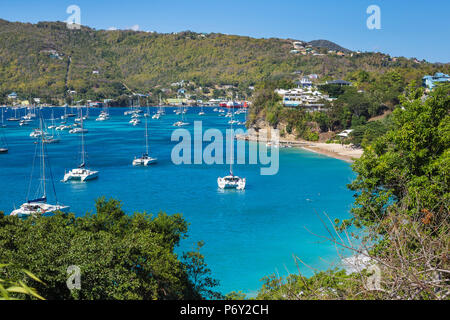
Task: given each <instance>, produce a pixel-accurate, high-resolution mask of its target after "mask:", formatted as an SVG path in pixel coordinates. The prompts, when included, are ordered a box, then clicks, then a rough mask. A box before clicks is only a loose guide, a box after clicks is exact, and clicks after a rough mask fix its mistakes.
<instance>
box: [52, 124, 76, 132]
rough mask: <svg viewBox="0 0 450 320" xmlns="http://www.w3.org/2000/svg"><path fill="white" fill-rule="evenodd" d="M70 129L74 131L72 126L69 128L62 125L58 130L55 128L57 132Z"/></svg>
mask: <svg viewBox="0 0 450 320" xmlns="http://www.w3.org/2000/svg"><path fill="white" fill-rule="evenodd" d="M68 129H72V126H67V125H64V124H63V125H60V126H57V127H56V128H55V130H58V131H63V130H68Z"/></svg>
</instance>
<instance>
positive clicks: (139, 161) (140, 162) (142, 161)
mask: <svg viewBox="0 0 450 320" xmlns="http://www.w3.org/2000/svg"><path fill="white" fill-rule="evenodd" d="M157 161H158V159H156V158H152V157H150V156H149V155H148V125H147V118H145V153H144V154H143V155H142V156H141V157H139V158H136V157H135V158H134V160H133V166H148V165H151V164H155V163H156V162H157Z"/></svg>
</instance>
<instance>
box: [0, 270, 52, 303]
mask: <svg viewBox="0 0 450 320" xmlns="http://www.w3.org/2000/svg"><path fill="white" fill-rule="evenodd" d="M7 266H8V265H7V264H0V276H1V274H2V273H3V269H4V268H5V267H7ZM21 271H22V273H23V275H24V276H27V279H31V280H34V281H37V282H39V283H41V284H43V285H45V283H44V282H42V281H41V280H40V279H39V278H38V277H36V276H35V275H34V274H33V273H31V272H29V271H27V270H24V269H22V270H21ZM25 281H26V280H25ZM24 297H30V298H36V299H39V300H45V299H44V298H43V297H41V296H40V295H39V294H38V293H37V292H36V289H34V288H31V287H29V286H28V285H27V284H26V283H25V282H24V281H23V280H17V281H13V280H9V279H2V278H1V277H0V300H20V299H24Z"/></svg>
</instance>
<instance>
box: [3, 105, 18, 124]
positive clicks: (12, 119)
mask: <svg viewBox="0 0 450 320" xmlns="http://www.w3.org/2000/svg"><path fill="white" fill-rule="evenodd" d="M6 121H20V119H19V118H17V108H14V117H10V118H8V119H6Z"/></svg>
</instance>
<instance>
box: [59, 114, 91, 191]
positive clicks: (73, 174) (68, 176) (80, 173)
mask: <svg viewBox="0 0 450 320" xmlns="http://www.w3.org/2000/svg"><path fill="white" fill-rule="evenodd" d="M81 119H83V115H81ZM80 129H81V131H80V133H81V164H80V165H79V166H78V168H75V169H72V170H70V171H69V172H66V173H65V174H64V179H63V180H62V181H63V182H67V181H68V180H79V181H81V182H85V181H88V180H92V179H95V178H97V177H98V171H93V170H90V169H87V168H86V152H85V150H84V128H83V120H81V128H80Z"/></svg>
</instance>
